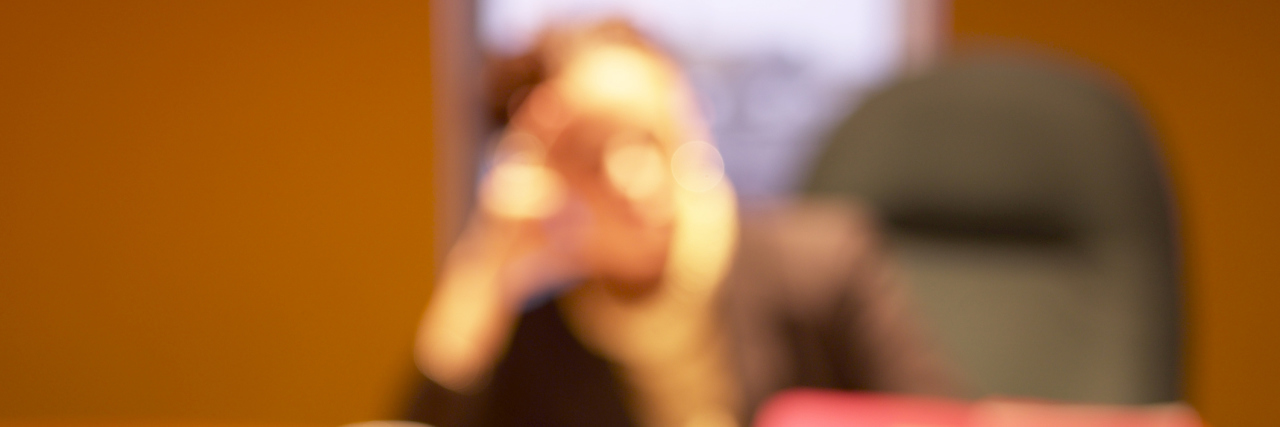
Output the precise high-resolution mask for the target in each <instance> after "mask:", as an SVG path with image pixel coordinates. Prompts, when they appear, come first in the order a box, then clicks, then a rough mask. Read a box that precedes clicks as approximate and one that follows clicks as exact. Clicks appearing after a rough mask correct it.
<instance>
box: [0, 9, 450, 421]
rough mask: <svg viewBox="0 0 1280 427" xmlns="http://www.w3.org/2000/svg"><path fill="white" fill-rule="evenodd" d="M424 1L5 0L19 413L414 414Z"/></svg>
mask: <svg viewBox="0 0 1280 427" xmlns="http://www.w3.org/2000/svg"><path fill="white" fill-rule="evenodd" d="M426 3H427V2H426V1H390V2H387V1H379V2H343V1H287V2H285V1H276V2H263V1H225V0H209V1H187V0H184V1H153V2H139V1H5V2H0V419H33V418H63V419H67V418H72V419H75V418H96V419H108V420H109V419H120V420H128V419H143V420H166V419H172V420H208V421H233V422H234V421H260V422H288V423H314V424H322V425H325V424H327V425H336V424H338V423H341V422H347V421H355V420H363V419H371V418H385V417H389V416H392V415H395V414H396V413H397V412H396V410H397V409H398V408H397V405H399V404H400V401H401V399H402V398H403V394H404V390H405V388H406V386H407V384H408V378H409V375H410V373H411V372H412V367H411V363H410V356H409V354H410V344H411V341H412V339H411V338H412V332H413V327H414V323H415V320H416V317H417V315H418V313H419V310H420V309H421V304H422V303H423V301H424V299H425V296H426V292H427V286H428V282H429V280H428V279H429V277H430V267H431V266H430V256H431V255H430V249H431V223H432V214H431V212H432V206H431V200H432V199H431V197H432V184H431V168H430V164H431V154H430V153H431V149H430V148H431V146H430V140H429V134H430V131H431V127H430V124H429V121H428V116H429V113H430V111H429V107H430V106H429V105H428V99H429V95H430V94H429V91H428V83H429V82H428V79H429V75H428V68H429V52H428V42H429V39H428V28H427V24H426V23H427V20H428V18H429V15H428V12H427V10H426Z"/></svg>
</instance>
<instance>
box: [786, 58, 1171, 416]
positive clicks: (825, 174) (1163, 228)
mask: <svg viewBox="0 0 1280 427" xmlns="http://www.w3.org/2000/svg"><path fill="white" fill-rule="evenodd" d="M1116 89H1117V88H1116V87H1113V84H1112V83H1110V82H1108V81H1107V80H1105V79H1103V78H1100V76H1095V75H1092V74H1090V73H1089V72H1087V71H1084V70H1082V69H1075V68H1070V67H1053V66H1049V65H1045V64H1042V63H1038V62H1035V61H1030V60H1025V59H1012V58H997V57H984V58H970V59H966V60H959V61H955V62H952V63H949V64H946V65H943V66H940V67H938V68H936V69H935V70H933V71H930V72H927V73H926V74H924V75H921V76H917V77H913V78H910V79H907V80H905V81H902V82H899V83H898V84H896V85H893V86H892V87H890V88H888V89H887V90H884V91H882V92H881V93H878V94H876V95H874V96H872V97H871V98H869V99H868V100H867V102H865V103H864V104H863V105H862V107H860V108H859V109H858V110H857V111H856V112H855V113H854V114H853V115H852V116H850V117H849V118H848V119H847V120H846V121H844V122H843V123H842V124H840V125H839V127H838V128H837V129H836V130H835V131H834V132H833V133H831V134H830V139H829V141H828V145H827V146H826V147H825V149H824V150H823V151H822V152H821V153H820V154H819V155H818V157H817V160H816V164H815V167H814V169H813V172H812V176H811V178H810V179H809V180H808V182H807V184H806V185H807V188H806V192H808V193H810V194H816V195H840V196H849V197H853V198H856V199H858V200H860V201H862V202H864V203H865V204H867V205H869V206H870V208H872V209H873V210H875V211H876V212H877V213H878V215H879V218H880V220H881V223H882V224H881V225H883V227H884V228H885V231H886V233H885V234H886V235H887V239H888V243H889V246H890V248H891V250H892V251H893V253H894V254H895V256H896V257H897V258H898V262H899V264H900V267H901V270H902V271H903V273H904V275H905V277H906V279H907V281H908V282H909V283H910V284H911V286H912V289H913V292H914V296H915V297H916V298H917V299H918V303H917V305H918V306H919V308H920V311H921V314H922V316H923V317H924V318H925V319H926V320H927V324H928V325H929V326H930V327H931V328H932V331H931V332H932V333H933V334H934V336H935V337H936V338H937V340H938V341H939V342H940V343H941V346H942V348H943V350H944V352H945V355H946V356H948V357H949V359H950V362H951V363H952V364H953V366H954V367H955V368H956V369H957V371H959V373H960V375H961V376H962V380H963V381H964V382H965V383H967V384H968V386H969V392H970V393H971V394H972V395H974V396H979V395H989V394H999V395H1012V396H1030V397H1040V398H1049V399H1059V400H1066V401H1081V402H1103V403H1150V402H1162V401H1172V400H1177V399H1179V398H1180V397H1181V393H1180V365H1181V360H1180V354H1181V348H1180V345H1181V343H1180V337H1181V323H1182V321H1181V309H1180V306H1181V300H1180V296H1179V261H1178V247H1177V239H1176V235H1175V226H1174V224H1175V218H1174V214H1173V209H1172V207H1173V205H1172V200H1171V194H1170V189H1169V182H1168V177H1167V174H1166V172H1165V170H1164V167H1163V165H1162V162H1161V160H1160V158H1159V156H1158V155H1157V152H1158V150H1157V148H1158V147H1157V146H1156V144H1155V142H1154V140H1153V137H1152V133H1151V132H1150V130H1149V129H1148V127H1147V125H1146V123H1145V122H1144V120H1143V118H1142V116H1141V115H1140V114H1139V113H1138V112H1137V111H1136V108H1135V105H1134V104H1133V103H1132V102H1131V101H1130V100H1129V99H1128V98H1127V97H1125V96H1122V95H1121V94H1122V93H1123V91H1119V90H1116Z"/></svg>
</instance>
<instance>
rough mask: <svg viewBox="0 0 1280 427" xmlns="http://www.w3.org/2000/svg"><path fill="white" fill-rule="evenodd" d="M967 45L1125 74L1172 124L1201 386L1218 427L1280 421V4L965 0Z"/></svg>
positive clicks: (961, 15) (1192, 382)
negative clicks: (995, 43) (1065, 59)
mask: <svg viewBox="0 0 1280 427" xmlns="http://www.w3.org/2000/svg"><path fill="white" fill-rule="evenodd" d="M952 7H953V13H954V23H953V25H954V33H955V34H956V35H957V37H958V38H959V40H960V42H962V43H963V42H966V41H969V42H972V41H974V40H975V39H981V38H998V39H1005V40H1009V39H1013V40H1018V41H1023V42H1030V43H1033V44H1037V45H1041V46H1045V47H1048V48H1051V49H1054V50H1057V51H1060V52H1066V53H1068V54H1071V55H1074V56H1076V57H1077V58H1083V59H1085V60H1088V61H1091V62H1094V63H1096V64H1098V65H1101V66H1103V67H1105V68H1108V69H1110V70H1112V71H1113V72H1115V73H1116V74H1118V75H1119V76H1120V77H1122V78H1123V79H1124V80H1126V81H1127V82H1128V83H1129V85H1130V86H1132V87H1133V88H1134V89H1135V90H1136V92H1137V93H1138V95H1139V97H1140V98H1141V100H1142V101H1143V102H1144V103H1145V104H1146V106H1147V107H1149V109H1150V110H1151V113H1152V115H1153V116H1154V119H1155V121H1156V125H1157V127H1158V128H1159V130H1160V131H1161V132H1162V134H1163V135H1162V136H1163V138H1164V142H1165V146H1166V148H1167V149H1168V155H1169V158H1170V162H1171V164H1172V167H1173V170H1174V173H1175V178H1176V181H1177V185H1178V195H1179V196H1180V198H1181V201H1180V204H1181V206H1182V209H1183V215H1184V218H1183V230H1184V232H1185V234H1186V236H1185V237H1186V239H1187V241H1188V246H1187V248H1186V251H1185V253H1186V256H1187V269H1188V274H1189V283H1188V286H1189V289H1188V291H1187V293H1188V296H1189V301H1188V310H1189V315H1190V323H1189V326H1190V327H1189V333H1190V337H1189V338H1190V342H1189V343H1188V355H1189V360H1188V368H1189V374H1190V378H1189V392H1190V397H1191V400H1192V402H1193V403H1194V404H1195V406H1196V407H1198V408H1199V409H1200V410H1201V412H1202V413H1203V415H1204V416H1205V417H1206V419H1207V420H1208V421H1210V422H1212V423H1213V424H1214V425H1217V426H1270V425H1275V424H1276V423H1277V422H1278V420H1280V306H1277V304H1278V303H1280V286H1278V285H1277V279H1280V262H1278V261H1277V260H1276V259H1275V257H1276V256H1277V255H1280V125H1277V123H1280V121H1277V119H1276V118H1275V116H1276V115H1277V113H1280V84H1278V83H1277V81H1280V55H1278V54H1277V52H1280V50H1278V49H1280V3H1277V2H1264V1H1254V2H1250V1H1242V0H1229V1H1218V2H1210V1H1199V2H1187V1H1174V2H1170V1H1156V0H1131V1H1111V0H1083V1H1055V2H1048V1H1034V2H1032V1H1015V0H958V1H956V2H955V3H954V4H953V6H952Z"/></svg>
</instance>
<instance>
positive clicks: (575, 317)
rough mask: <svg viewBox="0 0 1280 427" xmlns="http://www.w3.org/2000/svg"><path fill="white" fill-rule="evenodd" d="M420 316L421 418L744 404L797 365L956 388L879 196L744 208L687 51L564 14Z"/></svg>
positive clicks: (831, 380) (821, 378) (710, 410)
mask: <svg viewBox="0 0 1280 427" xmlns="http://www.w3.org/2000/svg"><path fill="white" fill-rule="evenodd" d="M533 58H536V61H535V62H534V64H536V68H534V69H532V70H530V69H528V68H526V69H525V70H526V71H532V72H534V74H536V75H539V76H541V77H540V79H539V80H538V81H537V82H536V84H534V85H532V86H531V87H528V88H527V90H520V91H513V92H515V93H513V94H511V95H512V98H508V99H502V101H505V103H504V104H503V105H505V106H509V108H510V109H509V111H511V113H510V116H509V117H508V119H509V122H508V123H507V126H506V128H505V130H504V133H503V135H502V137H501V139H500V142H499V143H498V145H497V147H496V149H495V150H494V153H493V158H492V159H491V166H490V168H489V169H488V171H487V173H486V174H485V177H484V179H483V181H482V183H481V186H480V194H479V198H478V200H479V204H478V205H479V206H478V209H477V210H476V212H475V214H474V216H473V217H472V218H471V219H470V220H469V223H468V224H467V226H466V230H465V231H464V232H463V234H462V236H461V237H460V239H459V241H458V242H457V243H456V244H455V246H454V247H453V248H452V249H451V251H450V253H449V254H448V256H447V258H446V260H445V264H444V266H443V269H442V272H441V276H440V278H439V280H438V283H437V284H436V289H435V291H434V292H435V293H434V295H433V297H432V299H431V302H430V304H429V306H428V307H427V310H426V313H425V315H424V316H423V320H422V325H421V327H420V330H419V337H418V343H417V361H418V364H419V367H420V368H421V370H422V371H423V373H424V374H426V376H427V377H428V378H429V379H430V380H432V382H433V384H432V387H431V389H430V391H429V392H428V393H426V395H424V397H423V401H422V402H420V407H419V409H420V410H421V412H423V413H422V414H420V418H422V420H423V421H427V422H431V423H434V424H438V425H441V426H448V425H521V426H531V425H560V426H563V425H590V426H601V425H618V426H625V425H635V426H736V425H746V424H747V423H748V422H749V421H750V416H751V414H752V413H753V411H754V409H755V407H756V406H757V405H759V404H760V403H761V402H762V401H763V400H764V399H765V398H767V397H768V396H769V395H771V394H772V393H774V392H777V391H779V390H782V389H785V388H790V387H829V388H841V389H862V390H883V391H894V392H915V393H944V392H947V391H948V388H949V382H948V378H947V375H946V373H945V372H944V371H943V370H942V369H941V368H940V367H939V364H938V363H937V362H936V357H935V356H934V354H933V353H932V352H931V351H930V350H929V348H928V347H927V346H925V345H924V344H923V343H922V341H921V340H920V339H919V334H918V333H917V332H916V330H915V326H914V321H913V320H912V319H911V317H910V316H909V313H908V311H907V309H906V308H907V304H906V300H905V296H904V292H903V290H902V288H901V287H899V286H898V285H897V283H896V282H895V281H894V279H893V277H892V274H891V271H890V269H889V268H888V267H887V265H886V263H885V261H884V260H883V256H882V255H880V253H879V252H878V250H877V248H876V245H877V242H876V240H875V237H874V234H873V233H872V230H871V228H870V227H869V226H868V223H867V221H866V218H865V217H864V216H862V215H861V214H860V213H859V212H858V211H857V209H856V208H854V207H851V206H847V205H843V204H839V203H835V202H823V203H816V202H807V203H797V204H791V205H787V206H775V207H772V208H767V209H759V211H758V212H751V213H744V212H740V209H739V208H738V205H737V203H736V200H735V196H734V192H733V188H732V186H731V185H730V183H729V182H728V181H727V180H726V179H724V176H723V163H722V160H721V158H720V156H719V153H718V152H717V151H716V148H715V146H714V144H713V143H712V141H711V139H710V136H709V134H708V132H707V131H706V129H705V128H704V126H703V123H702V121H701V120H700V118H699V117H697V114H696V109H695V108H694V107H693V104H692V100H691V97H690V91H689V89H688V88H687V87H686V85H685V83H684V81H683V80H682V79H681V77H680V75H679V73H678V71H677V69H676V67H675V66H674V65H673V64H672V63H670V62H669V61H668V60H667V59H666V58H665V57H664V56H663V55H661V54H660V53H659V52H658V51H657V50H656V49H654V48H652V47H651V46H649V45H647V44H646V43H645V42H644V41H643V40H642V39H641V38H640V37H638V36H637V35H636V33H635V32H634V31H631V30H630V29H629V28H627V27H626V26H625V25H619V24H606V25H602V26H598V27H593V28H589V29H586V30H575V31H564V32H559V33H553V34H550V35H548V36H547V37H546V38H545V40H544V42H543V43H542V44H541V46H540V48H539V50H538V51H537V52H536V53H535V54H534V55H533Z"/></svg>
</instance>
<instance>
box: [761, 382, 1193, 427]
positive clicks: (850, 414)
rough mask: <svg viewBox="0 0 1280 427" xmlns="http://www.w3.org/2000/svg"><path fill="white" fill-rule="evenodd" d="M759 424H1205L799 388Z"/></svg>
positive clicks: (1137, 410) (1169, 409) (1169, 417)
mask: <svg viewBox="0 0 1280 427" xmlns="http://www.w3.org/2000/svg"><path fill="white" fill-rule="evenodd" d="M755 425H756V427H835V426H856V427H907V426H910V427H1202V426H1203V425H1204V424H1203V423H1201V422H1200V419H1199V417H1198V416H1197V415H1196V413H1195V411H1194V410H1193V409H1191V407H1189V406H1187V405H1183V404H1165V405H1150V406H1113V405H1079V404H1064V403H1053V402H1043V401H1023V400H1012V399H987V400H981V401H978V402H968V401H962V400H952V399H942V398H933V397H920V396H905V395H891V394H877V393H851V392H841V391H831V390H817V389H796V390H789V391H785V392H782V393H779V394H777V395H776V396H774V397H773V398H772V399H770V400H769V401H768V402H766V403H765V404H764V405H763V406H762V407H761V409H760V411H759V412H758V413H757V414H756V423H755Z"/></svg>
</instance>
